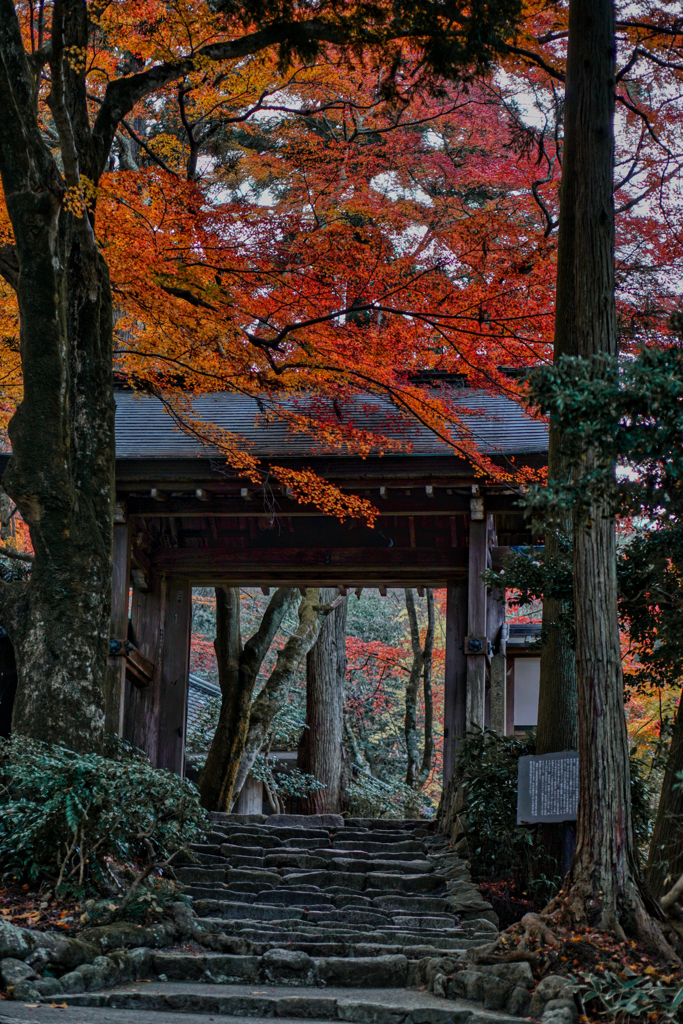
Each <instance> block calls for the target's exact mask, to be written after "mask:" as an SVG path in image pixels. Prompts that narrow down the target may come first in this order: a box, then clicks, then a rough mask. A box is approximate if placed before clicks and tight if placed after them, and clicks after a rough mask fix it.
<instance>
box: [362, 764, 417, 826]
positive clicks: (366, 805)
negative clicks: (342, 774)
mask: <svg viewBox="0 0 683 1024" xmlns="http://www.w3.org/2000/svg"><path fill="white" fill-rule="evenodd" d="M346 795H347V797H348V802H349V808H348V809H349V814H350V815H351V816H352V817H357V818H405V816H406V808H407V807H412V806H413V805H414V804H415V790H414V789H410V787H409V786H406V785H405V783H404V782H402V780H401V779H400V778H393V779H392V778H391V776H388V778H387V780H386V781H385V780H384V779H378V778H376V777H375V776H374V775H371V774H370V772H369V771H359V772H357V773H356V774H355V775H354V778H353V781H351V782H349V783H348V785H347V787H346ZM421 799H422V802H423V806H422V807H421V808H420V815H421V817H425V818H431V817H433V815H434V809H433V807H431V806H430V804H429V802H428V800H427V799H426V798H425V797H421Z"/></svg>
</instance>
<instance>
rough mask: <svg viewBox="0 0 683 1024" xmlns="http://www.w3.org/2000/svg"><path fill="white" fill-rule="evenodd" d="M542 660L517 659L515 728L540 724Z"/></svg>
mask: <svg viewBox="0 0 683 1024" xmlns="http://www.w3.org/2000/svg"><path fill="white" fill-rule="evenodd" d="M540 677H541V659H540V658H515V728H518V727H519V726H525V725H527V726H529V725H537V724H538V684H539V680H540Z"/></svg>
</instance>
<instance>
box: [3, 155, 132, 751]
mask: <svg viewBox="0 0 683 1024" xmlns="http://www.w3.org/2000/svg"><path fill="white" fill-rule="evenodd" d="M0 159H1V158H0ZM5 193H6V199H7V206H8V209H9V211H10V216H11V217H12V223H13V229H14V235H15V240H16V245H17V253H18V258H19V268H20V269H19V281H18V287H17V297H18V301H19V313H20V322H21V349H22V365H23V374H24V398H23V402H22V404H21V405H20V406H19V408H18V410H17V412H16V413H15V415H14V416H13V417H12V419H11V421H10V425H9V435H10V439H11V442H12V457H11V459H10V461H9V464H8V467H7V469H6V471H5V473H4V475H3V481H2V483H3V487H4V488H5V490H6V491H7V493H8V494H9V495H10V496H11V497H12V498H13V500H14V501H15V502H16V504H17V506H18V508H19V510H20V512H21V514H22V516H23V517H24V519H25V520H26V522H27V523H28V526H29V530H30V533H31V541H32V543H33V547H34V550H35V561H34V562H33V568H32V573H31V579H30V582H29V584H28V594H27V601H26V617H25V619H24V621H23V622H22V623H21V624H17V625H16V626H15V627H14V628H12V625H11V624H10V626H9V628H8V632H9V633H10V636H11V640H12V643H13V645H14V650H15V654H16V659H17V669H18V676H19V682H18V687H17V695H16V698H15V701H14V710H13V715H12V730H13V732H15V733H20V734H22V735H24V736H30V737H33V738H36V739H41V740H46V741H48V742H53V743H56V742H62V743H64V744H65V745H66V746H67V747H69V748H71V749H73V750H78V751H91V750H99V749H100V748H101V745H102V739H103V733H104V682H105V675H106V663H107V654H108V646H109V631H110V623H109V619H110V602H111V547H112V537H113V496H114V458H115V454H114V453H115V449H114V400H113V381H112V356H111V353H112V299H111V291H110V287H109V274H108V271H107V267H106V265H105V263H104V260H103V259H102V258H101V256H100V255H99V253H98V252H97V250H96V249H95V247H94V239H92V238H91V237H89V235H90V231H89V225H87V226H86V225H85V224H81V225H80V226H79V225H77V224H76V223H74V222H75V219H76V218H74V217H73V216H72V215H71V214H65V213H64V212H62V213H61V215H60V213H59V205H58V204H57V203H56V202H55V201H54V197H53V196H51V195H50V194H49V193H47V194H46V193H44V192H32V191H31V190H30V188H29V187H28V183H27V188H26V190H24V191H23V192H22V194H21V195H18V194H16V193H15V194H12V193H11V192H10V193H9V194H8V189H7V186H5ZM81 220H85V218H81ZM47 281H51V282H52V286H51V287H49V288H48V287H46V282H47ZM17 627H18V628H17Z"/></svg>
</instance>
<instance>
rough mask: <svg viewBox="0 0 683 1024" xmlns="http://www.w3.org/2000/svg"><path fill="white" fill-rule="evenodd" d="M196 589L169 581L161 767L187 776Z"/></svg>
mask: <svg viewBox="0 0 683 1024" xmlns="http://www.w3.org/2000/svg"><path fill="white" fill-rule="evenodd" d="M191 622H192V588H191V587H190V584H189V583H188V582H187V581H186V580H178V579H173V578H172V577H170V578H169V579H168V580H167V581H166V605H165V615H164V633H163V657H162V667H161V703H160V708H159V746H158V753H157V761H156V763H157V766H158V767H159V768H166V769H167V770H168V771H170V772H175V773H176V775H182V774H183V762H184V758H185V726H186V722H187V684H188V673H189V664H190V626H191Z"/></svg>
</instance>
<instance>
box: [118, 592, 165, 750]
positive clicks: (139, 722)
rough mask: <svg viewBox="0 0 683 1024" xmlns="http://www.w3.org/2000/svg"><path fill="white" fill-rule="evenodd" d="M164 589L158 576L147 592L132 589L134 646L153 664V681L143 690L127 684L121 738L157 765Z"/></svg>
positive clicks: (132, 684) (128, 680)
mask: <svg viewBox="0 0 683 1024" xmlns="http://www.w3.org/2000/svg"><path fill="white" fill-rule="evenodd" d="M166 589H167V588H166V580H165V578H164V577H160V576H153V577H152V579H151V580H150V586H149V589H148V590H140V589H138V587H134V588H133V606H132V612H131V630H132V640H133V643H134V644H135V646H136V647H137V648H139V650H140V652H141V653H142V654H144V655H145V657H146V658H149V660H150V661H152V662H153V663H154V678H153V679H152V682H151V683H150V685H149V686H147V687H144V688H142V689H141V688H139V687H138V686H136V685H135V684H134V683H133V682H132V681H131V680H130V678H128V679H127V680H126V706H125V710H124V730H123V734H124V736H125V738H126V739H127V740H128V742H129V743H132V744H133V746H135V747H139V748H140V749H141V750H144V752H145V753H146V754H147V756H148V758H149V759H150V761H151V762H152V764H156V763H157V755H158V751H159V708H160V701H161V685H162V660H163V657H162V656H163V648H164V623H165V618H166Z"/></svg>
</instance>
